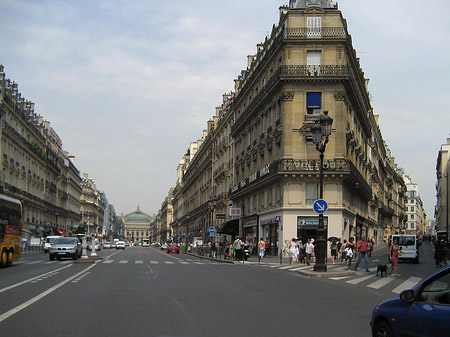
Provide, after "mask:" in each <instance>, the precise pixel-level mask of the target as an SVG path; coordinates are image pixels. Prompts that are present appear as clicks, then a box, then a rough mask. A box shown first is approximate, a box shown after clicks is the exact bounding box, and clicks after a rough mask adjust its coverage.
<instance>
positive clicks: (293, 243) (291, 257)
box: [289, 238, 298, 264]
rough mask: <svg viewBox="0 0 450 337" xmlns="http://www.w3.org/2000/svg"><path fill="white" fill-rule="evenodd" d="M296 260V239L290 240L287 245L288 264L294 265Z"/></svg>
mask: <svg viewBox="0 0 450 337" xmlns="http://www.w3.org/2000/svg"><path fill="white" fill-rule="evenodd" d="M297 259H298V244H297V238H292V240H291V242H290V243H289V264H294V262H295V261H297Z"/></svg>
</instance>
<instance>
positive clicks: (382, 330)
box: [372, 320, 394, 337]
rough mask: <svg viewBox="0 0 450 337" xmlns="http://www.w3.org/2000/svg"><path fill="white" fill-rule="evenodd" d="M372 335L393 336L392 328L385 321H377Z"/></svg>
mask: <svg viewBox="0 0 450 337" xmlns="http://www.w3.org/2000/svg"><path fill="white" fill-rule="evenodd" d="M372 336H373V337H394V333H393V332H392V328H391V326H390V325H389V323H388V322H387V321H384V320H383V321H379V322H377V323H376V324H375V327H374V329H373V333H372Z"/></svg>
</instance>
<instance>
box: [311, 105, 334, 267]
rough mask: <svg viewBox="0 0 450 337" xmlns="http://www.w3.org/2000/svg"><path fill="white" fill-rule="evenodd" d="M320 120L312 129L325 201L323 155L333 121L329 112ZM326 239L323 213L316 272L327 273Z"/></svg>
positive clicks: (321, 192)
mask: <svg viewBox="0 0 450 337" xmlns="http://www.w3.org/2000/svg"><path fill="white" fill-rule="evenodd" d="M323 113H324V114H323V116H321V117H320V120H318V121H316V123H315V124H314V125H313V126H312V127H311V131H312V136H313V142H314V144H316V149H317V151H319V153H320V174H319V179H320V183H319V199H323V153H324V152H325V149H326V147H327V143H328V137H329V136H330V135H331V125H332V124H333V119H332V118H331V117H330V116H328V111H324V112H323ZM326 243H327V242H326V238H325V229H324V226H323V213H320V214H319V226H318V228H317V243H316V248H315V249H314V251H315V253H316V264H315V265H314V271H321V272H322V271H327V265H326V263H325V256H326V251H327V244H326Z"/></svg>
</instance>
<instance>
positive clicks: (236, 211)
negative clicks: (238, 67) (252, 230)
mask: <svg viewBox="0 0 450 337" xmlns="http://www.w3.org/2000/svg"><path fill="white" fill-rule="evenodd" d="M229 212H230V216H241V209H240V208H236V207H230V209H229Z"/></svg>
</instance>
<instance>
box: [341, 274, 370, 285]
mask: <svg viewBox="0 0 450 337" xmlns="http://www.w3.org/2000/svg"><path fill="white" fill-rule="evenodd" d="M373 276H374V275H368V276H364V277H359V278H357V279H353V280H349V281H345V282H347V283H350V284H358V283H361V282H364V281H366V280H368V279H370V278H372V277H373Z"/></svg>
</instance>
